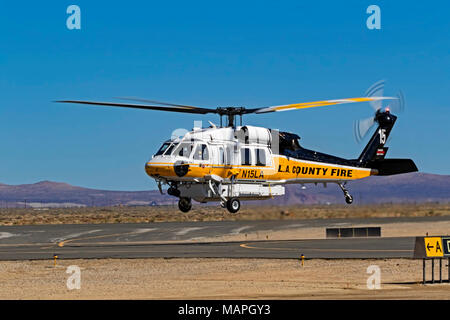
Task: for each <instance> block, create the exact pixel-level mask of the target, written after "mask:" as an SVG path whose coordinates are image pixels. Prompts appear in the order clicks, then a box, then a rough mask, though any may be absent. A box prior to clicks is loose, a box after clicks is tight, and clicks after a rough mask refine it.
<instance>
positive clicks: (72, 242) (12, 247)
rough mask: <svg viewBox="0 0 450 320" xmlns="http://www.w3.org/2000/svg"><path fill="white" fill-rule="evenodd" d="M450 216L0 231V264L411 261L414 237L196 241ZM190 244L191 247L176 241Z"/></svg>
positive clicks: (41, 227) (62, 227)
mask: <svg viewBox="0 0 450 320" xmlns="http://www.w3.org/2000/svg"><path fill="white" fill-rule="evenodd" d="M449 220H450V217H428V218H426V217H424V218H403V219H399V218H395V219H392V218H382V219H327V220H325V219H318V220H281V221H220V222H171V223H150V224H148V223H147V224H97V225H40V226H7V227H6V226H4V227H0V260H27V259H51V258H52V257H53V255H54V254H56V255H58V257H59V258H61V259H74V258H150V257H165V258H174V257H190V258H192V257H205V258H206V257H222V258H225V257H226V258H244V257H245V258H298V257H299V256H300V255H301V254H303V255H305V257H306V258H329V259H333V258H409V257H412V255H413V250H414V238H413V237H403V238H346V239H319V240H286V241H269V240H267V241H249V242H209V243H198V242H197V243H196V242H195V241H196V240H201V239H202V238H206V237H207V238H212V237H215V236H224V235H233V234H240V233H250V232H257V231H258V232H264V231H279V230H288V229H302V228H311V227H323V228H324V235H325V228H326V227H345V226H355V225H369V224H380V225H382V224H384V223H393V222H418V223H420V222H421V221H435V222H438V221H449ZM180 241H189V243H180Z"/></svg>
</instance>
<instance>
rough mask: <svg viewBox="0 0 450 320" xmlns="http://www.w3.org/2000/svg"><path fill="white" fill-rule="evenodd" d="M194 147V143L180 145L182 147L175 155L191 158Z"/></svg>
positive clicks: (176, 150) (179, 147)
mask: <svg viewBox="0 0 450 320" xmlns="http://www.w3.org/2000/svg"><path fill="white" fill-rule="evenodd" d="M193 146H194V145H193V144H192V143H180V145H179V146H178V147H177V148H176V149H175V151H174V155H175V156H180V157H184V158H189V156H190V155H191V153H192V148H193Z"/></svg>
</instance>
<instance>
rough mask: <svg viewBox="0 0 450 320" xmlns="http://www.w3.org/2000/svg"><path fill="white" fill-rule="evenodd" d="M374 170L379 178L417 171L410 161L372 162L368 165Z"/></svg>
mask: <svg viewBox="0 0 450 320" xmlns="http://www.w3.org/2000/svg"><path fill="white" fill-rule="evenodd" d="M368 167H370V168H371V169H376V170H377V171H378V175H379V176H390V175H393V174H400V173H408V172H415V171H418V169H417V167H416V164H415V163H414V161H412V160H411V159H383V160H374V161H372V162H370V164H369V165H368Z"/></svg>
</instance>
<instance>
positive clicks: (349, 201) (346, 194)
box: [338, 183, 353, 204]
mask: <svg viewBox="0 0 450 320" xmlns="http://www.w3.org/2000/svg"><path fill="white" fill-rule="evenodd" d="M338 186H339V187H340V188H341V190H342V192H343V193H344V197H345V202H347V203H348V204H352V203H353V197H352V195H351V194H350V193H348V190H347V189H345V183H344V184H342V183H338Z"/></svg>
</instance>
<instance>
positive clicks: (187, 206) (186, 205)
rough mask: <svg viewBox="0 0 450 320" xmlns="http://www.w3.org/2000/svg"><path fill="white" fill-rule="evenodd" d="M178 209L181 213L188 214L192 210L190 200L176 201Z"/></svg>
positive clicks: (181, 199)
mask: <svg viewBox="0 0 450 320" xmlns="http://www.w3.org/2000/svg"><path fill="white" fill-rule="evenodd" d="M178 209H180V211H182V212H188V211H189V210H191V209H192V202H191V199H190V198H180V200H178Z"/></svg>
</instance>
